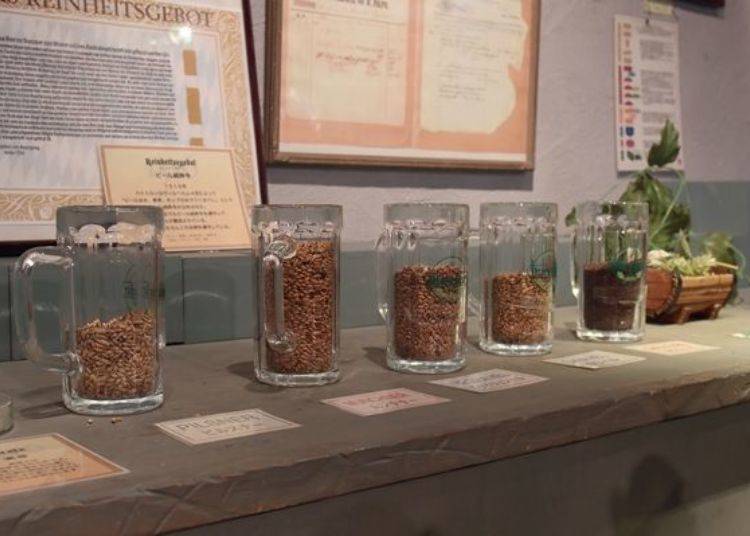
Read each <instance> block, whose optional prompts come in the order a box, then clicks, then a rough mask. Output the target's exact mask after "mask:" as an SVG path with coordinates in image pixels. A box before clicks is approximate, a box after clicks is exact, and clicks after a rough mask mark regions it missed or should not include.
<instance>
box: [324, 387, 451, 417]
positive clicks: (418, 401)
mask: <svg viewBox="0 0 750 536" xmlns="http://www.w3.org/2000/svg"><path fill="white" fill-rule="evenodd" d="M321 402H323V403H324V404H329V405H331V406H335V407H337V408H339V409H343V410H344V411H348V412H349V413H354V414H355V415H360V416H362V417H369V416H370V415H380V414H382V413H391V412H392V411H400V410H402V409H410V408H418V407H420V406H430V405H432V404H442V403H443V402H450V400H448V399H447V398H441V397H439V396H433V395H428V394H425V393H418V392H417V391H412V390H411V389H403V388H401V389H386V390H384V391H373V392H372V393H363V394H360V395H350V396H341V397H338V398H329V399H327V400H321Z"/></svg>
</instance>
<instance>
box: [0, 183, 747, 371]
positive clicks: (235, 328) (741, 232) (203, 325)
mask: <svg viewBox="0 0 750 536" xmlns="http://www.w3.org/2000/svg"><path fill="white" fill-rule="evenodd" d="M689 195H690V200H691V206H692V213H693V220H694V229H695V231H696V232H697V233H700V232H705V231H711V230H723V231H726V232H729V233H731V234H733V235H734V236H735V237H736V238H735V241H736V244H737V246H738V247H739V248H740V249H741V250H742V251H743V252H745V254H750V232H749V231H750V216H749V215H748V212H747V208H746V207H747V206H749V205H750V184H747V183H717V182H714V183H693V184H690V187H689ZM561 219H562V218H561ZM373 232H374V231H373ZM567 234H568V231H567V229H564V228H561V229H560V235H561V239H560V243H559V246H558V265H559V270H558V288H557V302H558V304H560V305H571V304H573V303H574V299H573V296H572V294H571V292H570V283H569V281H570V269H569V267H570V255H569V253H570V251H569V249H570V242H569V240H568V238H567ZM476 257H477V256H476V250H475V249H474V250H473V251H472V256H471V259H472V266H473V267H474V268H475V267H476V264H477V263H476ZM12 264H13V259H7V258H6V259H0V360H8V359H11V358H12V359H21V358H22V356H21V355H20V352H19V351H18V348H17V345H16V344H14V342H13V336H12V333H13V330H12V329H11V314H10V312H11V308H12V304H11V300H10V291H9V290H10V289H9V283H10V276H9V271H10V268H11V267H12ZM255 277H256V275H255V267H254V264H253V260H252V256H251V253H250V252H234V253H221V254H200V253H195V254H186V255H168V256H167V259H166V263H165V274H164V278H165V291H166V298H165V305H166V315H167V341H168V342H169V343H170V344H180V343H197V342H208V341H217V340H226V339H238V338H247V337H254V336H255V335H256V333H257V319H256V312H255V307H256V292H255ZM39 279H40V281H39V283H38V287H37V290H38V296H39V300H38V303H37V304H36V305H37V312H38V316H39V319H40V324H41V328H40V331H41V334H42V339H43V340H44V341H45V344H46V345H48V346H50V347H54V346H55V345H59V342H58V341H59V335H58V329H57V318H56V309H55V307H56V306H55V300H56V295H57V293H58V292H59V288H58V287H57V285H56V284H55V283H54V274H53V273H47V274H44V273H42V274H40V277H39ZM341 281H342V283H341V285H342V286H341V296H342V305H341V323H342V326H343V327H344V328H348V327H359V326H369V325H376V324H378V323H380V318H379V316H378V314H377V311H376V290H375V262H374V254H373V251H372V244H369V243H365V242H361V243H355V244H347V245H345V247H344V251H343V253H342V255H341Z"/></svg>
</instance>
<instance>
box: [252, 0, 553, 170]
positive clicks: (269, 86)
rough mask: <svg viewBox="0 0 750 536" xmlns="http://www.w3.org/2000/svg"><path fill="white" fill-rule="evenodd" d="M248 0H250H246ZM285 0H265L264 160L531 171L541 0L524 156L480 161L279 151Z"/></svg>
mask: <svg viewBox="0 0 750 536" xmlns="http://www.w3.org/2000/svg"><path fill="white" fill-rule="evenodd" d="M248 1H249V0H248ZM284 1H285V0H266V25H265V30H266V35H265V66H264V73H265V83H264V89H265V94H264V106H263V109H264V113H265V115H264V118H263V119H264V124H265V131H264V136H263V139H264V147H265V154H266V162H267V163H268V164H279V165H285V166H294V165H309V164H312V165H329V166H340V167H349V168H355V167H368V168H406V169H420V168H422V169H440V170H446V171H450V170H471V171H533V170H534V166H535V163H536V118H537V98H538V84H539V51H540V46H539V41H540V37H541V18H542V13H541V11H542V0H530V1H531V6H532V20H531V28H530V33H529V39H531V46H530V53H531V55H532V58H530V64H529V65H530V67H529V83H530V90H529V113H528V118H527V132H528V139H527V142H528V146H529V152H528V155H527V158H526V159H525V160H523V161H519V162H507V161H506V162H482V161H475V160H439V159H423V158H413V157H382V156H367V155H359V156H344V155H330V154H309V153H295V152H288V153H282V152H281V151H280V149H279V146H280V134H281V133H280V110H281V68H282V65H281V61H282V58H281V49H282V43H281V41H282V35H283V32H282V26H283V22H284V21H283V16H284V5H283V4H284Z"/></svg>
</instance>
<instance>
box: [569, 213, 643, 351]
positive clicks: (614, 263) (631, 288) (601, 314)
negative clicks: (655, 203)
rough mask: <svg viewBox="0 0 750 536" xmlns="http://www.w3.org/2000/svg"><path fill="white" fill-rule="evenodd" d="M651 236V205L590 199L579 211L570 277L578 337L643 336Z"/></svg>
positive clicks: (621, 338) (617, 339)
mask: <svg viewBox="0 0 750 536" xmlns="http://www.w3.org/2000/svg"><path fill="white" fill-rule="evenodd" d="M648 232H649V231H648V204H647V203H621V202H595V201H590V202H586V203H581V204H579V205H578V206H577V207H576V227H575V230H574V233H573V240H572V247H573V252H572V255H571V261H572V267H571V277H572V287H573V294H574V295H575V296H576V298H577V300H578V324H577V328H576V334H577V336H578V338H580V339H582V340H592V341H609V342H631V341H638V340H641V339H642V338H643V334H644V326H645V321H646V300H645V297H646V260H647V253H648Z"/></svg>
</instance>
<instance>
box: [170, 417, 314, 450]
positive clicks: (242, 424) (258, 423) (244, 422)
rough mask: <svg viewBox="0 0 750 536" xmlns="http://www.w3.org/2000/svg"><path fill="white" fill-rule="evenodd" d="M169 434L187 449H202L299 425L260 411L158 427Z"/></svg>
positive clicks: (190, 420) (200, 418) (188, 419)
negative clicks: (204, 445) (215, 442)
mask: <svg viewBox="0 0 750 536" xmlns="http://www.w3.org/2000/svg"><path fill="white" fill-rule="evenodd" d="M156 426H157V427H159V428H160V429H161V430H162V431H163V432H165V433H166V434H169V435H171V436H172V437H174V438H175V439H177V440H179V441H182V442H183V443H187V444H188V445H202V444H204V443H213V442H214V441H223V440H225V439H235V438H238V437H245V436H252V435H257V434H265V433H267V432H276V431H278V430H288V429H290V428H298V427H299V426H300V425H299V424H297V423H293V422H291V421H287V420H284V419H280V418H279V417H275V416H273V415H271V414H270V413H266V412H265V411H263V410H260V409H246V410H240V411H230V412H228V413H217V414H214V415H205V416H201V417H190V418H187V419H179V420H176V421H165V422H160V423H156Z"/></svg>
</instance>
